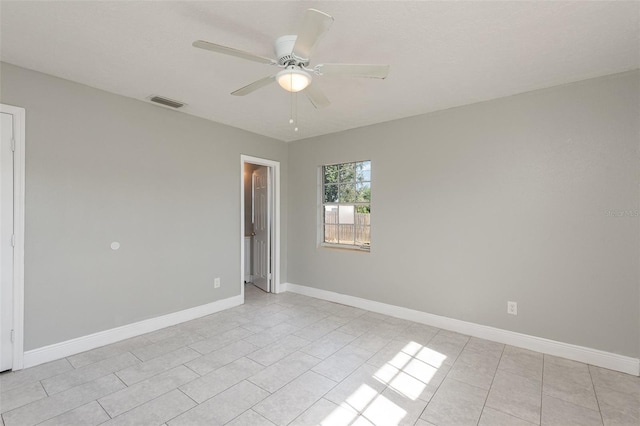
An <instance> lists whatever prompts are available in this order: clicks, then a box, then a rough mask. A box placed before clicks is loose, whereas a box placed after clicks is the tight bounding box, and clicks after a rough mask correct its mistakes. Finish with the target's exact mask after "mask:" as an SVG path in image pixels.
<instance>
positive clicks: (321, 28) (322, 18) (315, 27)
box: [293, 9, 333, 62]
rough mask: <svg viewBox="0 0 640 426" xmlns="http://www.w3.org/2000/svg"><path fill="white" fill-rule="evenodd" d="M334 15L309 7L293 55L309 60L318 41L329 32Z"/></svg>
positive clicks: (303, 60)
mask: <svg viewBox="0 0 640 426" xmlns="http://www.w3.org/2000/svg"><path fill="white" fill-rule="evenodd" d="M332 23H333V17H332V16H330V15H327V14H326V13H324V12H320V11H319V10H316V9H308V10H307V11H306V12H305V14H304V18H303V19H302V27H301V28H300V32H299V33H298V38H297V39H296V42H295V44H294V45H293V55H294V56H295V57H296V59H298V60H300V61H302V62H309V58H310V57H311V53H312V52H313V48H314V47H315V45H316V43H318V41H319V40H320V39H321V38H322V36H323V35H324V33H326V32H327V30H328V29H329V27H330V26H331V24H332Z"/></svg>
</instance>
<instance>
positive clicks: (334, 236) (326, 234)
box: [322, 161, 371, 250]
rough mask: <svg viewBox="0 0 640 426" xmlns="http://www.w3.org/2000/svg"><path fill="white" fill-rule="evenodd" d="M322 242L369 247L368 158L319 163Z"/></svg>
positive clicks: (369, 197)
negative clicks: (355, 160)
mask: <svg viewBox="0 0 640 426" xmlns="http://www.w3.org/2000/svg"><path fill="white" fill-rule="evenodd" d="M322 212H323V220H322V227H323V237H322V242H323V245H330V246H334V245H335V246H339V247H346V248H358V249H363V250H369V248H370V247H371V161H358V162H353V163H342V164H332V165H328V166H323V167H322Z"/></svg>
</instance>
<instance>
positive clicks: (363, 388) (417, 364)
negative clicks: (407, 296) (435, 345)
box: [321, 341, 447, 426]
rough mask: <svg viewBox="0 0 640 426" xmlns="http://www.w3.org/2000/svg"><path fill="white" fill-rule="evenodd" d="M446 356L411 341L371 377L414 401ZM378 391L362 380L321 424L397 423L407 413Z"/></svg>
mask: <svg viewBox="0 0 640 426" xmlns="http://www.w3.org/2000/svg"><path fill="white" fill-rule="evenodd" d="M446 358H447V357H446V356H445V355H443V354H441V353H439V352H437V351H434V350H432V349H429V348H427V347H425V346H422V345H421V344H419V343H416V342H413V341H412V342H409V343H408V344H407V345H406V346H405V347H404V348H402V350H401V351H400V352H398V353H397V354H396V355H395V356H394V357H393V358H392V359H391V360H389V361H388V362H386V363H385V365H383V366H382V367H381V368H380V369H378V370H377V371H376V372H375V374H374V375H373V378H374V379H375V380H377V381H378V382H380V383H382V384H384V385H386V386H387V388H388V389H390V390H392V391H394V392H395V393H396V394H398V395H400V396H401V397H403V398H407V399H409V400H411V401H415V400H416V399H418V398H419V397H420V395H422V393H423V392H424V390H425V388H426V387H427V385H428V384H429V382H430V381H431V379H433V377H434V375H435V374H436V372H437V371H438V368H440V367H441V366H442V364H443V362H444V360H445V359H446ZM381 393H382V392H378V391H377V390H375V389H373V388H372V387H371V386H369V385H367V384H365V383H363V384H361V385H360V386H359V387H358V389H356V390H355V391H354V392H353V393H352V394H351V395H349V396H348V397H347V398H346V399H345V401H344V402H343V403H342V404H340V406H339V407H338V408H336V409H335V410H333V412H331V413H330V414H329V415H328V416H327V417H326V418H325V419H324V420H323V421H322V422H321V424H322V425H336V426H347V425H358V424H374V425H396V424H399V423H400V422H401V421H402V419H403V418H404V417H405V416H406V414H407V412H406V411H405V410H404V409H403V408H402V407H401V406H399V405H398V404H396V403H394V402H393V401H391V400H390V399H389V398H386V397H385V396H383V395H382V394H381ZM358 413H362V415H359V414H358ZM369 422H371V423H369Z"/></svg>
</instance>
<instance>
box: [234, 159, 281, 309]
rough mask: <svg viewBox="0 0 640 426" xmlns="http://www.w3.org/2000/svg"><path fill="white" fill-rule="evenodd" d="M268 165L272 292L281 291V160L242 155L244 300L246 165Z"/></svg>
mask: <svg viewBox="0 0 640 426" xmlns="http://www.w3.org/2000/svg"><path fill="white" fill-rule="evenodd" d="M245 163H249V164H257V165H259V166H266V167H269V168H270V169H271V176H272V179H271V182H270V183H271V184H272V185H273V191H272V192H271V193H272V203H271V205H272V207H271V209H272V210H271V211H272V213H273V214H272V215H271V268H270V269H271V271H272V274H271V292H272V293H280V292H281V291H282V290H281V287H280V162H279V161H273V160H267V159H265V158H258V157H251V156H249V155H244V154H242V155H240V289H241V290H240V294H241V296H242V300H244V165H245Z"/></svg>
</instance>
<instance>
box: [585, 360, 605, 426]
mask: <svg viewBox="0 0 640 426" xmlns="http://www.w3.org/2000/svg"><path fill="white" fill-rule="evenodd" d="M587 370H588V371H589V378H590V379H591V386H593V395H594V396H595V397H596V405H597V406H598V414H600V421H601V422H602V424H603V425H604V417H602V409H601V408H600V400H599V399H598V392H596V384H595V383H594V382H593V375H592V374H591V366H590V365H589V364H587Z"/></svg>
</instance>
